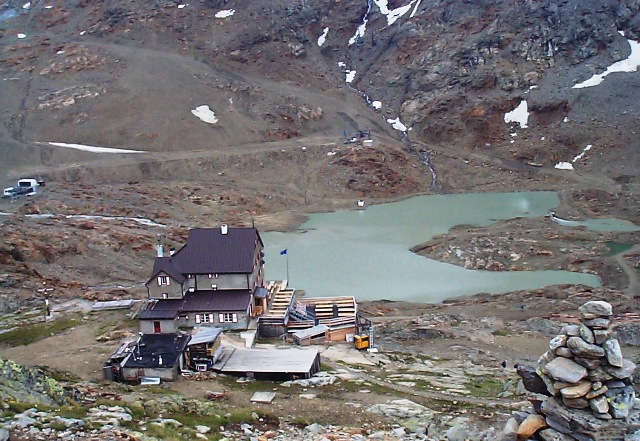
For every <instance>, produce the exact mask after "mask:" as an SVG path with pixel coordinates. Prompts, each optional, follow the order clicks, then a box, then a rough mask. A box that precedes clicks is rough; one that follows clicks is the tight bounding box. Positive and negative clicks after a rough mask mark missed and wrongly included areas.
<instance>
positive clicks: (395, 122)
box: [387, 117, 407, 132]
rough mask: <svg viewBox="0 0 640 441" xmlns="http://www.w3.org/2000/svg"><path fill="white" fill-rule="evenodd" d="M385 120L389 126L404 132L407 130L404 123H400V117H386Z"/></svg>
mask: <svg viewBox="0 0 640 441" xmlns="http://www.w3.org/2000/svg"><path fill="white" fill-rule="evenodd" d="M387 122H388V123H389V124H391V127H393V128H394V129H396V130H399V131H401V132H406V131H407V126H405V125H404V124H402V123H401V122H400V117H397V118H396V119H391V118H388V119H387Z"/></svg>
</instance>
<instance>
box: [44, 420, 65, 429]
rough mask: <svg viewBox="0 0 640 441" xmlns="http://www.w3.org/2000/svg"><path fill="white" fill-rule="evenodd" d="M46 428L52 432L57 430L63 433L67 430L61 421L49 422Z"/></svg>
mask: <svg viewBox="0 0 640 441" xmlns="http://www.w3.org/2000/svg"><path fill="white" fill-rule="evenodd" d="M48 426H49V427H50V428H52V429H53V430H59V431H63V430H66V429H67V426H66V424H64V423H63V422H62V421H51V422H50V423H49V424H48Z"/></svg>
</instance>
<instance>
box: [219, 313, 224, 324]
mask: <svg viewBox="0 0 640 441" xmlns="http://www.w3.org/2000/svg"><path fill="white" fill-rule="evenodd" d="M218 319H219V321H220V323H224V314H218Z"/></svg>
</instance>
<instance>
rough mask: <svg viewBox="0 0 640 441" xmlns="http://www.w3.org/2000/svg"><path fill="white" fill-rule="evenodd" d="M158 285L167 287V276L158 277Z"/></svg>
mask: <svg viewBox="0 0 640 441" xmlns="http://www.w3.org/2000/svg"><path fill="white" fill-rule="evenodd" d="M158 285H160V286H162V285H169V276H158Z"/></svg>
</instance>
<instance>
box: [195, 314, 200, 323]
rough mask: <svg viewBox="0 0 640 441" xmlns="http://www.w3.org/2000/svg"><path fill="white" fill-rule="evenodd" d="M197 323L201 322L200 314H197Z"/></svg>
mask: <svg viewBox="0 0 640 441" xmlns="http://www.w3.org/2000/svg"><path fill="white" fill-rule="evenodd" d="M196 323H200V314H196Z"/></svg>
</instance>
